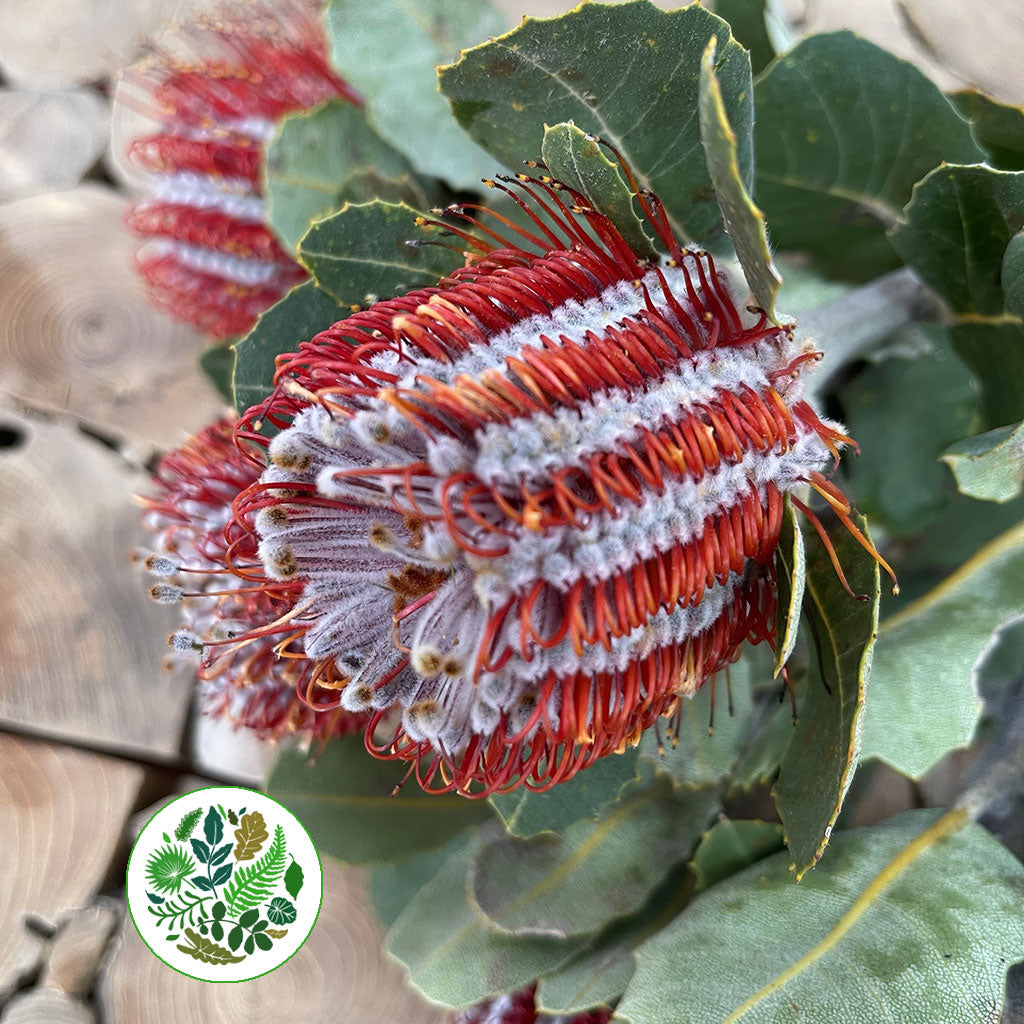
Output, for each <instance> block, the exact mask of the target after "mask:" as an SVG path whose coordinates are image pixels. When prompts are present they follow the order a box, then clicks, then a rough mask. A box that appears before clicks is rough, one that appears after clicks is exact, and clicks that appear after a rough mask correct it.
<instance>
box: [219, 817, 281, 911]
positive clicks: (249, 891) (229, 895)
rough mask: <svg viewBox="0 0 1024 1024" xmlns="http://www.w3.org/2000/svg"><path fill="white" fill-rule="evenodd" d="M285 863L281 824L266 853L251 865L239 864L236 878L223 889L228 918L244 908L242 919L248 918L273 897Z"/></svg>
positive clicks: (275, 831) (275, 830)
mask: <svg viewBox="0 0 1024 1024" xmlns="http://www.w3.org/2000/svg"><path fill="white" fill-rule="evenodd" d="M284 865H285V841H284V829H283V828H281V826H280V825H278V826H277V828H276V829H274V840H273V842H272V843H271V844H270V846H269V848H268V849H267V852H266V853H265V854H263V856H262V857H260V859H259V860H257V861H254V862H253V863H252V864H246V865H245V866H244V867H240V868H239V869H238V870H237V871H236V872H235V877H234V878H232V879H231V883H230V885H228V886H227V888H226V889H225V890H224V902H225V903H226V904H227V905H228V917H236V916H237V915H238V912H239V911H240V910H244V911H245V912H246V914H243V915H242V918H241V920H243V921H245V920H246V915H247V914H251V913H253V911H254V909H255V908H257V907H259V905H260V904H261V903H262V902H263V901H264V900H266V899H268V898H269V897H270V894H271V893H272V892H273V891H274V886H276V885H277V883H278V881H279V880H280V878H281V875H283V874H284ZM253 920H255V918H253ZM247 927H248V926H247Z"/></svg>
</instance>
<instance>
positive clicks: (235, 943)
mask: <svg viewBox="0 0 1024 1024" xmlns="http://www.w3.org/2000/svg"><path fill="white" fill-rule="evenodd" d="M243 936H244V933H243V932H242V926H241V925H238V924H236V925H235V927H234V928H232V929H231V931H230V932H228V945H229V946H230V947H231V952H232V953H233V952H234V951H235V950H236V949H238V947H239V946H240V945H241V944H242V938H243Z"/></svg>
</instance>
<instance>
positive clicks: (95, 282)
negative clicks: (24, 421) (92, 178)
mask: <svg viewBox="0 0 1024 1024" xmlns="http://www.w3.org/2000/svg"><path fill="white" fill-rule="evenodd" d="M127 208H128V204H127V201H126V200H125V199H124V198H122V197H121V196H119V195H117V194H116V193H115V192H113V191H112V190H111V189H107V188H101V187H98V186H94V185H86V186H82V187H80V188H77V189H74V190H72V191H70V192H59V193H54V194H51V195H43V196H35V197H32V198H30V199H22V200H19V201H17V202H13V203H8V204H6V205H4V206H0V391H4V392H6V393H8V394H9V395H13V396H14V397H16V398H18V399H21V400H22V401H24V402H27V403H29V404H31V405H34V406H38V407H41V408H45V409H49V410H54V411H59V412H67V413H70V414H71V415H73V416H75V417H77V418H79V419H80V420H82V421H83V422H85V423H87V424H89V425H90V426H91V427H93V428H94V429H96V430H97V431H99V432H101V433H104V434H107V435H111V436H113V437H115V438H124V439H127V440H129V441H132V442H135V443H136V444H138V445H146V444H148V445H149V446H150V447H153V446H157V445H160V446H170V445H173V444H177V443H179V441H180V440H181V439H182V438H183V436H184V434H185V432H188V433H193V432H195V431H197V430H199V429H201V428H202V427H203V426H205V425H206V424H207V423H209V422H211V421H212V420H213V419H215V418H216V416H217V415H218V413H219V412H220V410H221V408H222V400H221V399H220V398H219V397H218V396H217V395H216V393H215V391H214V389H213V386H212V385H211V384H209V382H208V381H207V380H206V378H205V376H204V375H203V374H202V373H201V371H200V370H199V368H198V366H197V364H196V359H197V357H198V355H199V353H200V352H201V351H202V349H203V348H204V347H205V341H204V339H202V338H201V337H200V336H199V335H197V334H196V333H195V332H194V331H192V330H191V328H188V327H185V326H183V325H181V324H177V323H175V322H174V321H172V320H171V319H170V318H168V317H167V316H166V315H165V314H164V313H161V312H158V311H157V310H155V309H153V308H152V307H151V306H150V304H149V302H148V300H147V298H146V295H145V292H144V289H143V286H142V282H141V281H140V280H139V278H138V275H137V274H136V272H135V268H134V266H133V256H134V250H135V242H134V240H133V239H132V238H131V237H130V235H129V234H128V231H127V229H126V228H125V226H124V216H125V213H126V211H127Z"/></svg>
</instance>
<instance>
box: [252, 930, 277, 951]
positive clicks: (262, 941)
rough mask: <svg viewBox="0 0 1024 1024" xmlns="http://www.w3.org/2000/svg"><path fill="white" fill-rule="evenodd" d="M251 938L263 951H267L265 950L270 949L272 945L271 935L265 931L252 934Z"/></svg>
mask: <svg viewBox="0 0 1024 1024" xmlns="http://www.w3.org/2000/svg"><path fill="white" fill-rule="evenodd" d="M252 938H253V941H254V942H255V943H256V945H257V946H259V948H260V949H262V950H263V952H264V953H265V952H267V950H269V949H271V948H272V947H273V945H274V940H273V939H271V937H270V936H269V935H267V934H266V933H265V932H258V933H257V934H255V935H253V937H252Z"/></svg>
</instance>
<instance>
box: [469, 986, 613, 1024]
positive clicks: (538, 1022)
mask: <svg viewBox="0 0 1024 1024" xmlns="http://www.w3.org/2000/svg"><path fill="white" fill-rule="evenodd" d="M535 988H536V987H535V986H534V987H533V988H524V989H520V990H519V991H518V992H514V993H513V994H512V995H508V996H498V997H496V998H495V999H488V1000H485V1001H484V1002H482V1003H477V1005H476V1006H471V1007H470V1008H469V1009H468V1010H460V1011H459V1012H458V1013H457V1014H455V1017H454V1019H453V1021H452V1024H608V1021H610V1020H611V1016H612V1011H611V1010H591V1011H590V1012H588V1013H576V1014H568V1015H559V1016H557V1017H552V1016H550V1015H549V1014H546V1013H538V1012H537V1010H536V1007H535V1005H534V992H535Z"/></svg>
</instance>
